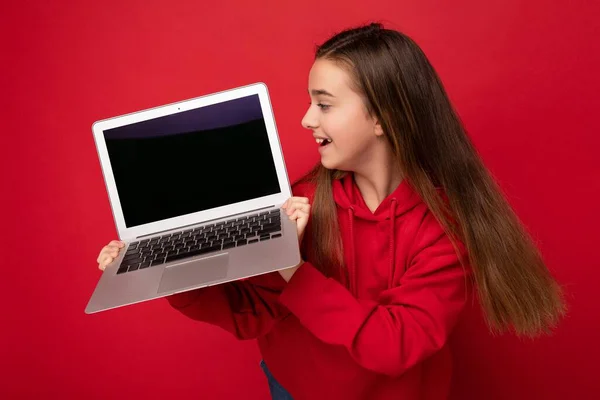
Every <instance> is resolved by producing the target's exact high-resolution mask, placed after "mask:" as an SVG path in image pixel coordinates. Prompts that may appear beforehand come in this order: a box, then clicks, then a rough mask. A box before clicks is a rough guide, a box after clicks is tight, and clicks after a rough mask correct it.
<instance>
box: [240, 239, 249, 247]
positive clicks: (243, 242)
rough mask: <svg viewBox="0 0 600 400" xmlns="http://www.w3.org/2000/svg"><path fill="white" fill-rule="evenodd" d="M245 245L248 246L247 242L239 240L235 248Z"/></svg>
mask: <svg viewBox="0 0 600 400" xmlns="http://www.w3.org/2000/svg"><path fill="white" fill-rule="evenodd" d="M246 244H248V241H247V240H246V239H241V240H238V241H237V246H238V247H240V246H244V245H246Z"/></svg>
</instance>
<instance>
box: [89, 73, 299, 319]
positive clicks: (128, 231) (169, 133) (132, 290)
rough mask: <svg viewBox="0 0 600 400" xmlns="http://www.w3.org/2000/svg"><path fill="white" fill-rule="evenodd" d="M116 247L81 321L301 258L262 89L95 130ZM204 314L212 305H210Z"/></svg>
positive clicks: (261, 86)
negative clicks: (116, 253)
mask: <svg viewBox="0 0 600 400" xmlns="http://www.w3.org/2000/svg"><path fill="white" fill-rule="evenodd" d="M92 131H93V135H94V140H95V143H96V147H97V150H98V156H99V159H100V164H101V168H102V172H103V175H104V180H105V183H106V188H107V191H108V195H109V200H110V204H111V208H112V212H113V216H114V219H115V224H116V228H117V232H118V236H119V239H120V240H122V241H124V242H125V243H126V246H125V247H124V248H123V249H121V251H120V253H119V257H118V258H116V259H115V260H114V261H113V262H112V263H111V264H109V265H108V266H107V267H106V269H105V270H104V272H103V273H102V276H101V278H100V280H99V281H98V284H97V286H96V288H95V290H94V292H93V294H92V296H91V298H90V300H89V302H88V305H87V307H86V309H85V312H86V313H88V314H90V313H94V312H98V311H103V310H108V309H112V308H116V307H120V306H124V305H129V304H134V303H139V302H142V301H146V300H151V299H155V298H159V297H164V296H168V295H170V294H174V293H178V292H183V291H188V290H192V289H196V288H201V287H205V286H210V285H216V284H220V283H224V282H228V281H233V280H238V279H240V278H246V277H250V276H255V275H260V274H264V273H268V272H272V271H277V270H280V269H285V268H289V267H293V266H295V265H297V264H298V263H299V262H300V251H299V246H298V236H297V232H296V224H295V222H294V221H290V220H289V218H288V217H287V216H286V214H285V212H282V211H283V210H280V207H281V205H282V204H283V203H284V202H285V201H286V200H287V199H288V198H290V197H291V195H292V194H291V188H290V183H289V179H288V175H287V172H286V168H285V163H284V159H283V154H282V151H281V145H280V142H279V137H278V135H277V130H276V126H275V119H274V117H273V111H272V108H271V103H270V100H269V95H268V90H267V87H266V85H265V84H263V83H256V84H252V85H248V86H244V87H240V88H235V89H231V90H227V91H224V92H219V93H214V94H210V95H207V96H202V97H199V98H195V99H191V100H186V101H182V102H178V103H174V104H169V105H165V106H161V107H156V108H152V109H149V110H144V111H140V112H136V113H132V114H127V115H123V116H119V117H115V118H110V119H106V120H102V121H98V122H96V123H94V125H93V126H92ZM207 307H210V304H207Z"/></svg>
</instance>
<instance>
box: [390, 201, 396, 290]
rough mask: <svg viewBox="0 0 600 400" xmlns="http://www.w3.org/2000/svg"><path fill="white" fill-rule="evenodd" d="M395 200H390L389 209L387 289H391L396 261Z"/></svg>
mask: <svg viewBox="0 0 600 400" xmlns="http://www.w3.org/2000/svg"><path fill="white" fill-rule="evenodd" d="M395 227H396V199H392V207H391V208H390V230H391V232H390V236H391V240H390V274H389V277H388V289H390V288H391V287H392V284H393V282H394V279H393V278H394V261H395V259H396V229H395Z"/></svg>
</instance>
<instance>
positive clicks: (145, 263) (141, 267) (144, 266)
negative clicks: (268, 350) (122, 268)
mask: <svg viewBox="0 0 600 400" xmlns="http://www.w3.org/2000/svg"><path fill="white" fill-rule="evenodd" d="M149 266H150V261H145V262H143V263H141V264H140V269H143V268H148V267H149Z"/></svg>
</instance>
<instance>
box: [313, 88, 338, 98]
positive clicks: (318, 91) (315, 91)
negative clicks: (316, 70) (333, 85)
mask: <svg viewBox="0 0 600 400" xmlns="http://www.w3.org/2000/svg"><path fill="white" fill-rule="evenodd" d="M309 93H310V94H312V95H313V96H319V95H322V96H329V97H335V96H334V95H332V94H331V93H329V92H328V91H327V90H324V89H313V90H311V91H309Z"/></svg>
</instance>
